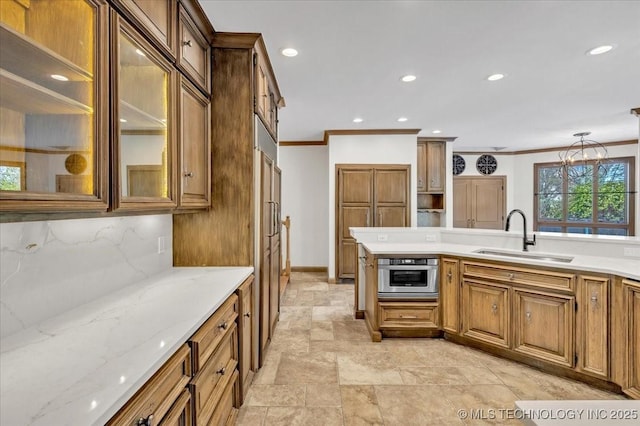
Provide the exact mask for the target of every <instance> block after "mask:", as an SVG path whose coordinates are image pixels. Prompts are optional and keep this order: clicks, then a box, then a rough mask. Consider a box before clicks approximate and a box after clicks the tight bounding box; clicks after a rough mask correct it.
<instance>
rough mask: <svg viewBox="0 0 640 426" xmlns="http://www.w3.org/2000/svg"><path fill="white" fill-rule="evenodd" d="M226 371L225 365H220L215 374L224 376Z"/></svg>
mask: <svg viewBox="0 0 640 426" xmlns="http://www.w3.org/2000/svg"><path fill="white" fill-rule="evenodd" d="M226 372H227V367H222V368H221V369H220V370H217V371H216V374H219V375H221V376H224V373H226Z"/></svg>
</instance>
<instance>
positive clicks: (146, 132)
mask: <svg viewBox="0 0 640 426" xmlns="http://www.w3.org/2000/svg"><path fill="white" fill-rule="evenodd" d="M120 134H121V135H127V136H164V135H166V134H167V131H166V130H162V129H148V130H140V129H128V130H127V129H123V130H120Z"/></svg>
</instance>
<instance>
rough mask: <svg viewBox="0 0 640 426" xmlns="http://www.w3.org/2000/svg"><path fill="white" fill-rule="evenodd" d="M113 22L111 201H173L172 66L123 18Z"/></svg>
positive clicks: (132, 205) (139, 204)
mask: <svg viewBox="0 0 640 426" xmlns="http://www.w3.org/2000/svg"><path fill="white" fill-rule="evenodd" d="M112 22H113V23H114V28H113V31H112V37H113V40H112V47H113V52H114V58H112V61H111V63H112V64H113V66H114V69H113V70H112V75H113V78H112V82H113V87H112V90H111V92H112V96H113V100H112V105H113V108H114V113H113V117H114V120H113V123H112V124H113V128H114V133H115V134H116V137H115V138H114V149H113V151H114V161H113V172H112V173H113V179H112V180H113V184H114V185H113V190H114V207H115V209H139V208H150V207H160V208H162V207H163V206H166V207H173V206H175V205H176V201H175V200H176V197H175V193H176V190H175V182H174V180H175V179H172V178H171V177H172V174H173V173H174V170H175V166H174V164H175V159H176V154H175V151H176V150H175V148H176V144H175V137H173V131H174V130H173V129H174V127H175V120H174V115H175V111H176V109H177V108H176V102H175V93H176V89H175V88H176V76H177V72H176V70H175V69H173V67H172V66H171V64H170V63H169V62H168V61H167V60H166V59H165V58H164V57H163V56H162V55H160V54H159V52H157V51H156V50H155V49H154V48H153V47H152V46H151V45H150V44H149V43H148V42H147V41H146V40H145V39H144V37H142V36H141V35H140V34H139V33H138V32H137V31H136V30H135V29H134V28H133V27H131V26H130V25H128V24H127V23H126V22H125V21H124V19H122V18H121V17H119V16H118V15H117V14H115V13H113V15H112ZM172 141H173V143H172Z"/></svg>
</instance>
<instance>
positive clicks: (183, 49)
mask: <svg viewBox="0 0 640 426" xmlns="http://www.w3.org/2000/svg"><path fill="white" fill-rule="evenodd" d="M178 37H179V38H178V66H179V67H180V68H181V69H182V70H183V71H184V72H185V73H187V74H188V75H189V77H191V79H193V81H194V83H196V84H197V85H198V86H200V88H201V89H202V90H204V91H205V92H207V93H210V92H211V84H210V78H209V75H210V72H209V70H210V66H211V58H210V51H209V43H208V42H207V40H206V38H205V37H204V36H203V35H202V33H201V32H200V30H198V28H197V26H196V24H195V23H194V22H193V20H192V19H191V17H190V16H189V15H188V14H187V12H186V11H185V10H184V9H183V8H182V6H180V23H179V26H178Z"/></svg>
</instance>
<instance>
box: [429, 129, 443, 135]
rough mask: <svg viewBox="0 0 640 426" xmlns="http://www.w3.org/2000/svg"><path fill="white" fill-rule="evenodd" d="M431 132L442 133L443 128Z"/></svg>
mask: <svg viewBox="0 0 640 426" xmlns="http://www.w3.org/2000/svg"><path fill="white" fill-rule="evenodd" d="M431 133H434V134H436V135H437V134H438V133H442V130H434V131H433V132H431Z"/></svg>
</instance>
